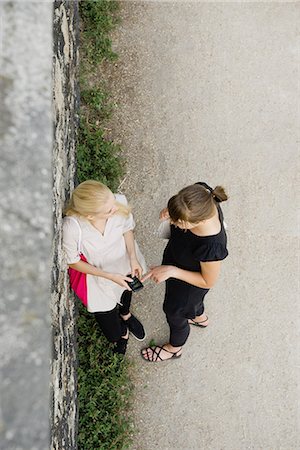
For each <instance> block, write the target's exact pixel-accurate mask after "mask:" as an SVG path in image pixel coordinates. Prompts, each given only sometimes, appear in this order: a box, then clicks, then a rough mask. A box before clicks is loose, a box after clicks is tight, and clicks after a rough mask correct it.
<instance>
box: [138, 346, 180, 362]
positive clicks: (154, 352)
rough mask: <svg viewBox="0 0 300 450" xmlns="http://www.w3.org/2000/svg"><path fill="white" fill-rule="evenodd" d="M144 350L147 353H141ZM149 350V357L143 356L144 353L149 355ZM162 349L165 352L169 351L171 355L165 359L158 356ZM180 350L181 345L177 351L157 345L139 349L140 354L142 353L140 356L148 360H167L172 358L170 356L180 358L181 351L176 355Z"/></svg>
mask: <svg viewBox="0 0 300 450" xmlns="http://www.w3.org/2000/svg"><path fill="white" fill-rule="evenodd" d="M144 350H146V351H147V353H143V351H144ZM149 350H151V351H152V354H151V359H148V358H145V355H146V354H147V355H148V356H149V353H148V352H149ZM162 350H164V351H165V352H168V353H171V355H172V356H171V357H170V358H167V359H162V358H161V357H160V353H161V351H162ZM181 350H182V347H180V349H179V350H177V352H170V350H167V349H166V348H164V347H160V346H159V345H157V346H156V347H146V348H143V349H142V350H141V355H142V358H143V359H144V360H145V361H148V362H157V361H169V360H170V359H172V358H180V356H181V353H180V355H178V353H179V352H181Z"/></svg>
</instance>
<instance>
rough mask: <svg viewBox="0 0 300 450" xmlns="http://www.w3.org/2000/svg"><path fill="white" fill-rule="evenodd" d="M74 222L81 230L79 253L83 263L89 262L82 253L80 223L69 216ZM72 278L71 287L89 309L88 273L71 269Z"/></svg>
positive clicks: (70, 275) (69, 271)
mask: <svg viewBox="0 0 300 450" xmlns="http://www.w3.org/2000/svg"><path fill="white" fill-rule="evenodd" d="M69 217H70V219H72V220H73V221H74V222H76V223H77V225H78V228H79V240H78V253H79V256H80V259H81V261H84V262H88V261H87V259H86V257H85V256H84V255H83V253H81V228H80V225H79V223H78V222H77V220H76V219H75V218H74V217H71V216H69ZM68 273H69V278H70V287H71V289H72V290H73V291H74V292H75V294H76V295H77V297H78V298H79V300H81V302H82V303H83V304H84V306H85V307H87V303H88V301H87V283H86V275H87V274H86V273H82V272H79V271H78V270H76V269H72V268H71V267H69V269H68Z"/></svg>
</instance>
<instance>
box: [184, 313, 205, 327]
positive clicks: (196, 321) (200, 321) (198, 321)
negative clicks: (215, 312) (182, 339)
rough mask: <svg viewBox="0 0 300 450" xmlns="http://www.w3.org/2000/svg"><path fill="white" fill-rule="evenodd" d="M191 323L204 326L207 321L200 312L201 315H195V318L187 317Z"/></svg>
mask: <svg viewBox="0 0 300 450" xmlns="http://www.w3.org/2000/svg"><path fill="white" fill-rule="evenodd" d="M189 323H190V324H191V325H196V326H198V327H202V328H206V327H207V325H208V323H209V321H208V317H207V315H206V314H201V316H196V317H195V319H189Z"/></svg>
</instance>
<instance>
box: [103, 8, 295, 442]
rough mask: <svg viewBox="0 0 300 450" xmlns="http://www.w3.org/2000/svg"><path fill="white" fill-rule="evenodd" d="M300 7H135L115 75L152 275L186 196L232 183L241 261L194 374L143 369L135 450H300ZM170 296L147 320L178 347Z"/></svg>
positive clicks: (126, 11) (234, 265) (119, 127)
mask: <svg viewBox="0 0 300 450" xmlns="http://www.w3.org/2000/svg"><path fill="white" fill-rule="evenodd" d="M299 10H300V8H299V3H288V2H286V3H275V2H266V3H265V2H262V3H259V2H255V3H244V2H243V3H219V2H218V3H212V2H165V3H164V2H155V1H153V2H137V3H135V2H123V3H122V9H121V14H122V18H123V22H122V24H121V26H119V28H118V30H117V31H116V32H115V33H114V36H113V41H114V46H115V49H116V51H117V52H118V53H119V55H120V57H119V60H118V62H117V63H116V65H115V66H114V67H113V69H112V70H111V73H110V74H109V79H110V80H111V82H112V90H113V92H114V97H115V102H116V104H117V105H118V108H117V110H116V112H115V116H114V120H113V123H112V124H111V129H112V135H113V136H114V137H115V139H117V140H118V141H119V142H121V143H122V146H123V148H124V153H125V157H126V158H127V160H128V170H127V177H126V179H125V180H124V182H123V185H122V189H123V192H124V193H126V195H127V196H128V198H129V200H130V201H131V203H132V205H133V206H134V213H135V218H136V222H137V229H136V235H137V239H138V241H139V243H140V246H141V248H142V250H143V252H144V254H145V257H146V260H147V262H148V265H151V264H157V263H159V262H160V260H161V255H162V251H163V247H164V242H163V241H160V240H159V239H158V238H157V236H156V234H155V233H156V230H157V226H158V220H157V217H158V212H159V210H160V209H161V208H162V207H164V206H165V205H166V201H167V200H168V198H169V197H170V196H171V195H172V194H174V193H176V192H177V191H178V190H179V188H181V187H183V186H185V185H187V184H190V183H193V182H196V181H199V180H203V181H207V182H208V183H210V184H211V185H213V186H215V185H216V184H223V185H224V186H225V187H226V188H227V190H228V192H229V195H230V200H229V201H228V202H227V204H224V207H223V210H224V215H225V220H226V222H227V223H228V224H229V229H228V238H229V245H228V246H229V252H230V257H229V258H227V260H226V262H224V264H223V268H222V273H221V277H220V280H219V281H218V283H217V285H216V287H214V289H213V290H212V291H211V292H210V293H209V295H208V296H207V301H206V310H207V313H208V315H209V317H210V319H211V322H210V326H209V328H208V329H206V330H201V329H192V330H191V335H190V338H189V341H188V343H187V345H186V347H185V349H184V354H183V356H182V358H181V359H179V360H173V361H169V362H166V363H161V364H150V363H147V362H144V361H143V360H142V359H141V358H140V356H139V351H140V349H141V348H142V347H143V343H140V342H138V343H137V342H136V341H133V340H131V341H130V345H129V355H130V357H131V358H132V359H133V360H134V361H135V366H134V369H133V374H132V376H133V379H134V381H135V385H136V389H135V399H134V414H135V421H136V433H135V437H134V443H133V445H132V450H152V449H159V450H167V449H172V450H173V449H180V450H182V449H205V450H221V449H222V450H244V449H255V450H259V449H261V450H277V449H278V450H279V449H280V450H298V449H299V448H300V442H299V423H298V422H297V410H298V405H299V370H298V367H299V336H298V335H297V333H298V331H297V326H296V325H297V322H298V323H299V316H298V315H297V314H296V313H297V312H299V307H298V306H297V307H296V306H295V305H296V299H297V298H299V285H298V284H297V281H296V278H297V276H296V275H297V272H298V271H297V269H299V265H298V263H297V251H296V250H297V248H299V240H298V235H297V220H296V211H295V204H296V202H295V200H296V198H295V192H296V188H297V186H298V187H299V178H298V175H297V174H298V173H299V167H298V168H297V165H298V166H299V157H298V156H299V153H298V149H299V147H297V139H298V140H299V130H298V128H297V126H296V125H297V122H298V121H299V84H298V80H299V45H298V43H297V42H296V32H297V25H298V24H299V23H300V21H299V18H300V17H299V15H300V14H299V13H300V11H299ZM163 292H164V287H163V286H162V285H160V286H156V285H154V284H153V283H152V282H149V283H147V285H146V288H145V289H144V291H142V293H139V294H137V295H136V302H135V304H134V305H133V309H134V311H135V313H136V314H137V315H138V316H139V317H140V318H141V319H142V320H143V323H144V325H145V327H146V329H147V334H148V337H147V341H146V343H148V341H149V340H150V338H154V339H155V340H156V342H158V343H163V342H165V341H167V340H168V328H167V326H166V323H165V319H164V315H163V312H162V309H161V305H162V301H163Z"/></svg>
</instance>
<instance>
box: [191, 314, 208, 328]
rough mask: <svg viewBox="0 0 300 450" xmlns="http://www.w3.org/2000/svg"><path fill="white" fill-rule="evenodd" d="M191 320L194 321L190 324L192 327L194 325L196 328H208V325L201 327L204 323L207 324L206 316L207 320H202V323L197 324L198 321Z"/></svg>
mask: <svg viewBox="0 0 300 450" xmlns="http://www.w3.org/2000/svg"><path fill="white" fill-rule="evenodd" d="M189 320H191V321H192V323H190V322H189V324H190V325H194V326H195V327H199V328H206V327H207V326H208V325H201V324H202V323H204V322H207V320H208V316H206V319H205V320H202V322H196V321H195V320H193V319H189Z"/></svg>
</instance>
